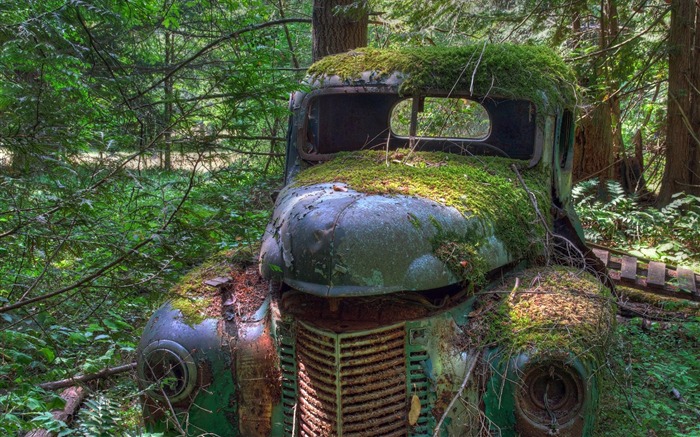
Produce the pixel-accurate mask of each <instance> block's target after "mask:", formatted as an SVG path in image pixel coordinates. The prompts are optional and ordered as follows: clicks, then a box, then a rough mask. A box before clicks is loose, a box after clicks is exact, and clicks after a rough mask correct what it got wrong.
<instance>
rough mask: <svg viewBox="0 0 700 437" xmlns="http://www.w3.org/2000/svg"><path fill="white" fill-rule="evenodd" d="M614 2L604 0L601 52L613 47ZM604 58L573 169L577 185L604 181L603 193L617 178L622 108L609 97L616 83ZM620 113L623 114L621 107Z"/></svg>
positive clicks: (593, 80)
mask: <svg viewBox="0 0 700 437" xmlns="http://www.w3.org/2000/svg"><path fill="white" fill-rule="evenodd" d="M610 3H611V0H601V3H600V6H601V7H600V34H599V36H598V48H599V50H600V51H601V52H602V51H603V50H605V48H607V47H608V45H609V44H610V35H611V34H614V33H612V29H613V28H615V27H617V21H616V19H611V17H610V15H612V12H614V7H612V6H611V4H610ZM611 9H612V10H611ZM604 56H605V55H600V56H599V57H597V58H595V59H594V60H593V62H594V65H593V66H592V71H593V73H592V74H591V77H590V78H589V80H588V82H589V83H590V84H602V86H599V87H596V88H598V91H597V92H594V93H593V95H591V96H590V97H589V99H590V101H592V102H593V103H592V105H591V107H590V108H589V109H588V110H587V111H586V112H585V113H584V114H583V116H582V117H581V120H580V121H579V124H578V126H577V127H576V135H575V140H574V166H573V179H574V182H576V181H581V180H585V179H590V178H593V177H597V178H598V179H599V180H600V185H599V186H600V188H601V189H600V193H601V194H603V193H604V188H605V181H606V180H608V179H612V178H614V177H615V166H614V165H613V164H614V158H613V157H614V148H615V147H614V143H615V142H614V133H613V122H614V121H618V120H615V116H614V113H615V112H616V111H615V107H614V105H619V100H611V99H609V98H608V97H607V95H608V94H609V90H610V89H611V88H614V83H613V81H612V79H611V74H610V62H606V61H608V60H606V59H605V58H604ZM617 112H618V113H619V108H618V111H617ZM620 138H621V137H620ZM620 141H621V140H620ZM618 147H619V144H618Z"/></svg>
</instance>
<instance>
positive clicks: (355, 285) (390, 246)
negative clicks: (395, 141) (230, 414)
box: [260, 152, 534, 297]
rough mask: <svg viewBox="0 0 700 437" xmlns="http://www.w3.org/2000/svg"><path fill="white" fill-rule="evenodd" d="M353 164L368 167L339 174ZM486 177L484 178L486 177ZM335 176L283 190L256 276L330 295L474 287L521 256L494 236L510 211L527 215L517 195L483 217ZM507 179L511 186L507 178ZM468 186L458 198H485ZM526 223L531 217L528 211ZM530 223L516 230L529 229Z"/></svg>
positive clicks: (511, 214) (522, 251) (518, 249)
mask: <svg viewBox="0 0 700 437" xmlns="http://www.w3.org/2000/svg"><path fill="white" fill-rule="evenodd" d="M365 153H366V152H365ZM334 161H335V160H334ZM334 161H331V162H329V163H325V164H322V165H319V166H318V167H325V166H330V165H331V164H332V163H333V162H334ZM360 161H361V160H360ZM353 162H354V163H355V165H360V166H363V168H364V167H366V166H367V165H372V164H371V162H372V161H369V164H368V162H364V163H362V162H359V161H357V160H351V161H348V162H346V163H345V164H344V165H343V167H344V169H345V171H351V169H349V168H348V165H352V163H353ZM451 164H453V163H451ZM451 164H450V165H451ZM455 164H457V163H455ZM313 170H314V168H311V169H309V170H307V171H313ZM327 170H328V168H326V171H327ZM389 173H390V172H389ZM492 173H493V170H491V173H486V174H487V175H488V177H489V179H492V178H493V174H492ZM337 174H340V173H337ZM384 175H385V176H386V177H391V175H390V174H388V173H386V172H385V173H384ZM507 176H510V175H507ZM459 177H460V178H462V179H464V175H459ZM504 177H506V176H504ZM335 179H336V182H325V183H308V184H307V183H305V182H304V178H301V182H299V181H297V183H294V184H292V185H290V186H288V187H286V188H285V189H284V190H282V192H281V193H280V195H279V197H278V199H277V202H276V205H275V211H274V213H273V217H272V220H271V222H270V224H269V225H268V227H267V229H266V232H265V235H264V236H263V241H262V247H261V254H260V270H261V274H262V275H263V276H264V277H265V278H268V279H271V278H277V279H281V280H282V281H284V282H285V283H287V284H288V285H289V286H291V287H293V288H295V289H297V290H300V291H304V292H307V293H310V294H314V295H318V296H329V297H342V296H362V295H378V294H387V293H393V292H397V291H418V290H429V289H435V288H440V287H444V286H448V285H451V284H455V283H459V282H461V281H465V280H475V281H478V279H479V277H481V278H483V275H484V274H485V273H486V272H488V271H491V270H493V269H496V268H498V267H500V266H503V265H505V264H507V263H510V262H512V261H514V260H517V259H519V258H522V257H524V256H525V252H526V251H527V248H525V247H517V246H515V247H514V245H513V244H512V242H511V244H510V245H509V244H508V241H504V240H503V239H502V238H500V237H499V235H497V234H498V233H497V232H496V229H497V228H502V227H503V226H498V223H497V222H498V220H499V219H503V220H506V221H509V222H512V221H513V220H512V218H513V217H514V216H516V215H517V213H516V212H514V211H513V208H515V207H520V208H523V209H525V210H527V209H528V207H529V208H530V209H532V207H531V206H530V205H528V203H527V199H526V196H527V194H526V193H525V191H524V190H521V191H522V196H523V197H524V198H525V203H524V204H523V203H521V204H520V205H516V204H515V203H517V202H515V203H514V202H513V201H509V200H508V199H512V198H514V196H512V195H511V196H506V197H507V198H506V197H504V198H502V199H498V198H493V199H491V200H490V202H491V203H492V204H491V205H489V209H490V211H491V213H490V214H488V215H484V214H481V215H480V214H477V212H476V211H471V210H469V209H468V208H466V207H464V204H462V206H463V207H462V208H459V207H457V206H452V205H448V204H446V201H445V199H432V198H429V196H425V195H417V194H412V190H411V189H410V187H406V186H405V185H406V184H403V185H402V188H401V189H402V191H406V192H408V193H409V194H396V193H393V192H387V193H377V192H364V191H360V190H356V189H353V185H358V183H357V181H355V182H351V183H347V182H342V181H338V179H342V177H336V178H335ZM416 179H419V178H416ZM469 179H470V182H469V184H467V185H473V184H476V185H477V186H478V185H481V184H483V183H485V182H484V181H476V180H474V178H473V175H471V176H470V178H469ZM514 179H515V178H513V180H514ZM516 182H517V181H516ZM507 183H508V184H511V185H512V188H513V190H515V188H516V186H515V185H514V184H513V183H512V181H510V180H508V181H507ZM359 185H361V184H359ZM467 185H465V184H464V183H463V181H462V186H463V188H464V193H463V194H462V195H461V196H462V198H464V196H470V195H473V196H476V197H479V196H483V194H484V193H483V192H479V193H475V194H470V191H471V189H470V188H469V186H467ZM371 191H377V190H371ZM515 197H516V198H517V197H518V196H515ZM441 200H443V201H441ZM516 200H518V199H516ZM520 200H522V199H520ZM499 203H500V205H498V204H499ZM467 204H470V203H469V202H467ZM494 208H495V209H494ZM525 215H527V213H526V214H525ZM529 219H531V220H532V221H534V212H533V214H532V217H530V218H529ZM532 221H531V222H530V223H523V226H527V227H529V228H531V229H532V228H534V226H533V224H532Z"/></svg>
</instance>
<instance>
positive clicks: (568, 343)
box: [480, 266, 615, 358]
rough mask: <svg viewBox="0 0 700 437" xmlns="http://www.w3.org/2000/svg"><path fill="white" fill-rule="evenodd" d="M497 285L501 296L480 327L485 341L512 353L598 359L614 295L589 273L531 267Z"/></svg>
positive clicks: (612, 320) (609, 323)
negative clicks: (484, 331)
mask: <svg viewBox="0 0 700 437" xmlns="http://www.w3.org/2000/svg"><path fill="white" fill-rule="evenodd" d="M516 278H517V279H518V281H519V285H518V286H517V287H515V283H516ZM499 290H502V292H503V293H502V294H503V298H502V299H501V301H500V302H499V303H498V304H496V305H495V306H494V307H493V308H492V309H491V311H489V312H487V313H486V314H487V315H486V316H485V317H484V320H483V321H481V322H480V324H481V323H483V324H482V325H481V327H480V328H481V329H486V330H487V332H486V335H485V336H484V337H485V338H484V340H485V342H486V343H487V344H498V345H500V346H501V347H502V348H503V349H504V350H505V351H507V352H508V353H509V354H512V355H516V354H518V353H521V352H529V353H535V354H537V356H539V357H546V356H559V357H560V356H566V355H573V356H575V357H578V358H585V357H591V358H599V357H600V354H601V353H602V352H603V351H604V349H605V346H606V345H607V344H608V342H609V341H610V339H611V333H612V332H613V327H614V324H615V311H614V308H613V299H612V296H611V294H610V291H609V290H608V289H607V288H605V287H604V286H603V284H602V283H601V282H600V281H598V280H597V279H596V278H594V277H593V276H592V275H590V274H589V273H586V272H583V271H580V270H577V269H573V268H569V267H563V266H550V267H539V268H531V269H528V270H524V271H522V272H519V273H517V274H514V275H512V276H511V277H510V278H509V279H508V280H506V281H505V283H504V287H502V288H499Z"/></svg>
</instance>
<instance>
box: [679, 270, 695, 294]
mask: <svg viewBox="0 0 700 437" xmlns="http://www.w3.org/2000/svg"><path fill="white" fill-rule="evenodd" d="M677 271H678V288H681V289H683V290H685V291H689V292H690V293H691V294H694V295H697V294H698V290H697V288H696V287H695V273H694V272H693V271H692V270H690V269H687V268H685V267H678V270H677Z"/></svg>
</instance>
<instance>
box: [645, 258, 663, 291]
mask: <svg viewBox="0 0 700 437" xmlns="http://www.w3.org/2000/svg"><path fill="white" fill-rule="evenodd" d="M647 270H648V272H647V284H648V285H649V286H655V287H663V286H664V285H665V284H666V264H665V263H662V262H658V261H650V262H649V267H648V269H647Z"/></svg>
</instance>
